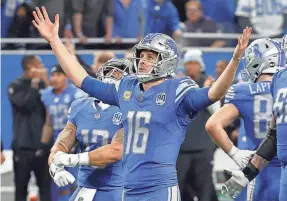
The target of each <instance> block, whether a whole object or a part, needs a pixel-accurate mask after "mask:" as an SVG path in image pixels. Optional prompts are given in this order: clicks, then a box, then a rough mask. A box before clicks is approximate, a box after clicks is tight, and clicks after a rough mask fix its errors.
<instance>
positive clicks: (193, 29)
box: [184, 0, 225, 47]
mask: <svg viewBox="0 0 287 201" xmlns="http://www.w3.org/2000/svg"><path fill="white" fill-rule="evenodd" d="M185 12H186V17H187V20H186V21H185V22H184V25H185V28H184V30H185V32H187V33H218V32H221V30H220V28H219V26H218V25H217V24H216V22H215V21H213V20H212V19H210V18H208V17H206V16H204V15H203V12H202V5H201V3H200V2H199V1H197V0H190V1H188V2H187V3H186V4H185ZM184 45H185V46H193V47H224V46H225V42H224V41H223V40H215V39H196V38H186V39H184Z"/></svg>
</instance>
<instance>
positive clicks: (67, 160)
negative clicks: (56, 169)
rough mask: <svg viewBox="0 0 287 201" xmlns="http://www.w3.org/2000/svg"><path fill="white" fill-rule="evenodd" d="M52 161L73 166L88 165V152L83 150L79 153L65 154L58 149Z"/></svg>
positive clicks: (59, 164) (60, 164)
mask: <svg viewBox="0 0 287 201" xmlns="http://www.w3.org/2000/svg"><path fill="white" fill-rule="evenodd" d="M52 160H53V163H55V164H56V165H58V166H65V167H75V166H77V165H89V154H88V152H84V153H81V154H67V153H65V152H62V151H58V152H57V153H56V154H55V155H54V156H53V158H52Z"/></svg>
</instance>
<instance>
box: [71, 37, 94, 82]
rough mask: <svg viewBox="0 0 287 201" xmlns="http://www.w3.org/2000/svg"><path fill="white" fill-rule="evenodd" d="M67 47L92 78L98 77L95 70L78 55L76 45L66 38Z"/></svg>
mask: <svg viewBox="0 0 287 201" xmlns="http://www.w3.org/2000/svg"><path fill="white" fill-rule="evenodd" d="M65 47H66V48H67V50H68V52H69V53H70V54H71V55H73V56H74V58H75V59H76V60H77V61H78V62H79V63H80V64H81V65H82V66H83V68H84V69H85V70H86V71H87V73H88V74H89V75H90V76H92V77H96V75H95V74H94V72H93V69H92V68H91V67H90V66H89V65H88V64H87V63H86V62H85V61H84V60H83V59H82V58H81V57H80V55H78V54H76V50H75V44H74V43H72V41H71V40H70V39H69V38H66V42H65Z"/></svg>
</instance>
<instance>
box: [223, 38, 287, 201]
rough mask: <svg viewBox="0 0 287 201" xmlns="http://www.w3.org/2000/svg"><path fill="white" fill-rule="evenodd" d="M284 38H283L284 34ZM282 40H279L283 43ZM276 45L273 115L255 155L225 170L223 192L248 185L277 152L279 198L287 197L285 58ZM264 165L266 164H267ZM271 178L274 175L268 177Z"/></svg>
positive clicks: (237, 189) (231, 193) (234, 191)
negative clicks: (226, 177)
mask: <svg viewBox="0 0 287 201" xmlns="http://www.w3.org/2000/svg"><path fill="white" fill-rule="evenodd" d="M285 39H286V38H285ZM282 44H285V41H284V40H283V43H282ZM283 47H284V48H282V49H280V46H279V45H277V48H278V50H279V51H281V53H280V54H279V55H278V57H277V59H278V63H279V64H278V65H280V66H282V70H281V71H279V72H277V73H276V74H274V76H273V80H272V83H271V87H270V88H271V94H272V97H273V117H272V120H271V123H270V127H269V130H268V132H267V136H266V138H265V139H264V140H263V142H262V143H261V145H260V146H259V148H258V149H257V151H256V153H255V155H254V156H253V157H252V158H251V160H250V161H249V162H248V164H247V166H246V167H245V168H244V169H243V170H242V171H229V173H230V174H231V176H232V177H231V178H230V179H229V180H228V181H227V182H225V185H224V186H223V189H222V191H223V193H225V194H226V195H230V196H232V197H236V195H238V193H240V192H241V190H242V189H243V188H244V187H245V186H247V185H248V183H249V182H250V181H252V180H253V179H254V178H255V177H256V176H257V175H258V174H259V173H260V172H263V171H265V170H263V169H264V168H265V167H266V165H268V164H269V163H270V161H271V160H272V159H273V158H274V157H275V156H276V154H277V156H278V159H279V161H280V162H281V179H280V192H279V201H285V200H287V185H286V184H287V182H286V181H287V171H286V161H287V147H286V144H287V138H286V121H285V106H286V86H287V83H286V81H285V80H286V75H287V74H286V68H285V67H284V66H285V65H286V58H285V55H284V54H285V53H284V51H283V50H286V47H285V46H284V45H283ZM267 167H268V166H267ZM272 179H275V178H272Z"/></svg>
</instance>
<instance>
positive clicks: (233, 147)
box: [227, 145, 238, 157]
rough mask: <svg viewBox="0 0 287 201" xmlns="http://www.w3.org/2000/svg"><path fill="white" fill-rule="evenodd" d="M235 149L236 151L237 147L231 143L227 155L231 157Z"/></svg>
mask: <svg viewBox="0 0 287 201" xmlns="http://www.w3.org/2000/svg"><path fill="white" fill-rule="evenodd" d="M237 151H238V148H237V147H236V146H234V145H232V148H231V150H230V151H229V152H228V153H227V154H228V156H230V157H233V156H234V154H235V153H236V152H237Z"/></svg>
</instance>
